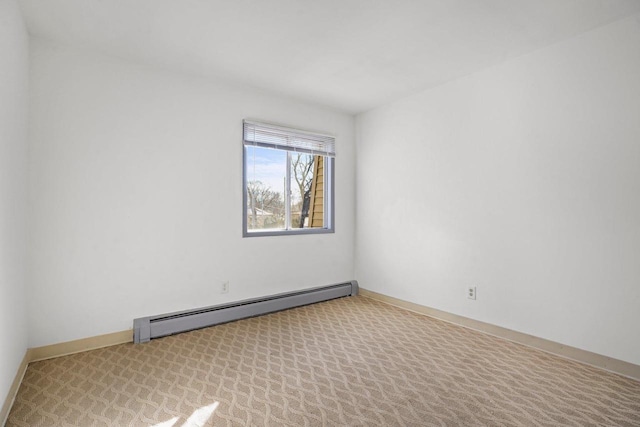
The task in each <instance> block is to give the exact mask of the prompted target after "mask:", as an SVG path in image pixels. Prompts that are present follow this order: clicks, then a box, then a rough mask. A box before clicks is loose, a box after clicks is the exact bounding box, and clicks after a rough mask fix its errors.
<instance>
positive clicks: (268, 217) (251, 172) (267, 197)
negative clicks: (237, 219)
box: [244, 146, 287, 231]
mask: <svg viewBox="0 0 640 427" xmlns="http://www.w3.org/2000/svg"><path fill="white" fill-rule="evenodd" d="M246 150H247V151H246V156H245V161H246V163H245V165H244V167H245V172H246V179H247V230H249V231H251V230H254V231H255V230H272V229H279V230H282V229H284V228H285V198H284V192H285V180H286V175H287V153H286V151H281V150H272V149H268V148H261V147H251V146H248V147H246Z"/></svg>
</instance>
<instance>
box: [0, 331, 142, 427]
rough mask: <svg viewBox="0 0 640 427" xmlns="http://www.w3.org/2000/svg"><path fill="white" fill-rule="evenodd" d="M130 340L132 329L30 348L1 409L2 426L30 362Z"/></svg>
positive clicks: (0, 421) (131, 340) (0, 423)
mask: <svg viewBox="0 0 640 427" xmlns="http://www.w3.org/2000/svg"><path fill="white" fill-rule="evenodd" d="M129 342H133V330H132V329H129V330H127V331H120V332H113V333H111V334H105V335H98V336H95V337H89V338H82V339H79V340H73V341H67V342H62V343H58V344H51V345H45V346H42V347H35V348H30V349H28V350H27V351H26V352H25V354H24V358H23V359H22V363H20V366H19V367H18V372H17V373H16V376H15V378H14V380H13V383H12V384H11V387H10V388H9V393H8V394H7V398H6V399H5V401H4V403H3V404H2V409H1V410H0V426H3V425H5V423H6V422H7V418H8V417H9V412H10V411H11V406H13V402H14V400H15V399H16V395H17V394H18V389H19V388H20V384H21V383H22V379H23V378H24V375H25V373H26V372H27V367H28V366H29V363H31V362H38V361H41V360H46V359H53V358H55V357H60V356H67V355H69V354H74V353H81V352H83V351H89V350H96V349H98V348H103V347H110V346H112V345H118V344H125V343H129Z"/></svg>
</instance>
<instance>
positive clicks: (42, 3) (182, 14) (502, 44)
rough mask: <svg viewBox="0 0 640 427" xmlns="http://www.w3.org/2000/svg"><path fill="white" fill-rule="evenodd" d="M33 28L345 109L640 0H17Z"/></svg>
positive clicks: (546, 41)
mask: <svg viewBox="0 0 640 427" xmlns="http://www.w3.org/2000/svg"><path fill="white" fill-rule="evenodd" d="M20 4H21V7H22V10H23V13H24V16H25V20H26V22H27V26H28V28H29V31H30V33H31V34H32V35H35V36H37V37H42V38H46V39H52V40H55V41H58V42H61V43H64V44H69V45H73V46H77V47H81V48H88V49H92V50H97V51H99V52H102V53H106V54H110V55H114V56H118V57H121V58H125V59H128V60H132V61H136V62H144V63H149V64H153V65H157V66H162V67H170V68H172V69H176V70H180V71H183V72H187V73H191V74H198V75H206V76H211V77H215V78H222V79H225V80H233V81H236V82H239V83H242V84H247V85H250V86H253V87H258V88H262V89H266V90H269V91H275V92H278V93H281V94H284V95H287V96H291V97H294V98H297V99H302V100H306V101H311V102H314V103H318V104H323V105H326V106H329V107H332V108H336V109H339V110H343V111H346V112H350V113H357V112H361V111H366V110H368V109H371V108H373V107H376V106H379V105H381V104H384V103H386V102H389V101H392V100H395V99H397V98H400V97H402V96H405V95H408V94H410V93H412V92H415V91H418V90H423V89H427V88H430V87H433V86H436V85H438V84H442V83H444V82H446V81H449V80H453V79H455V78H458V77H460V76H464V75H467V74H470V73H472V72H474V71H477V70H480V69H482V68H485V67H487V66H490V65H493V64H496V63H499V62H502V61H504V60H506V59H509V58H512V57H515V56H518V55H522V54H524V53H527V52H530V51H533V50H535V49H538V48H541V47H544V46H547V45H550V44H552V43H555V42H558V41H560V40H563V39H566V38H568V37H571V36H573V35H576V34H579V33H582V32H584V31H587V30H590V29H593V28H595V27H598V26H601V25H604V24H606V23H609V22H612V21H614V20H617V19H620V18H623V17H625V16H628V15H631V14H633V13H637V12H640V0H386V1H385V0H208V1H207V0H180V1H177V0H21V2H20Z"/></svg>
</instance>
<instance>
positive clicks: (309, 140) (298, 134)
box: [242, 120, 335, 237]
mask: <svg viewBox="0 0 640 427" xmlns="http://www.w3.org/2000/svg"><path fill="white" fill-rule="evenodd" d="M255 129H258V131H260V130H262V131H265V133H264V135H266V136H264V137H260V136H257V137H256V134H255V133H254V134H251V131H252V130H255ZM269 132H273V136H271V135H270V134H269ZM258 133H259V132H258ZM242 140H243V142H242V194H243V196H242V236H243V237H262V236H290V235H300V234H326V233H334V232H335V227H334V222H335V204H334V203H335V197H334V194H335V191H334V190H335V145H334V142H335V138H334V137H333V136H330V135H324V134H318V133H313V132H308V131H303V130H298V129H293V128H288V127H284V126H280V125H273V124H268V123H262V122H255V121H249V120H244V122H243V138H242ZM248 146H254V147H262V148H272V149H276V150H280V151H286V153H287V170H286V179H285V182H286V189H285V194H284V196H285V200H284V203H285V228H284V229H266V230H249V229H248V224H247V202H248V197H247V147H248ZM295 152H299V153H305V154H313V155H316V156H323V157H324V174H325V175H324V176H325V179H324V206H325V209H324V221H323V223H324V227H314V228H311V227H309V228H291V154H292V153H295Z"/></svg>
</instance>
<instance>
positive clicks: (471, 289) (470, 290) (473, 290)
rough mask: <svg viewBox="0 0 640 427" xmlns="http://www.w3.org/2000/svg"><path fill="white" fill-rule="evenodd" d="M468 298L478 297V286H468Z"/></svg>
mask: <svg viewBox="0 0 640 427" xmlns="http://www.w3.org/2000/svg"><path fill="white" fill-rule="evenodd" d="M467 298H469V299H476V287H475V286H469V287H468V288H467Z"/></svg>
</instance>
